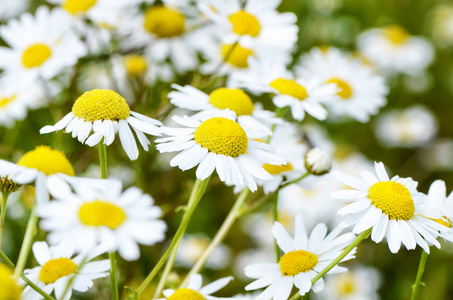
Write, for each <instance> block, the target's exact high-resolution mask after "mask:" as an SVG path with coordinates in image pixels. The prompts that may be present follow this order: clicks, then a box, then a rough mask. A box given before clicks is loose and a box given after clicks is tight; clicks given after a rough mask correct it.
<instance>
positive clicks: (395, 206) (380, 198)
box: [368, 181, 415, 221]
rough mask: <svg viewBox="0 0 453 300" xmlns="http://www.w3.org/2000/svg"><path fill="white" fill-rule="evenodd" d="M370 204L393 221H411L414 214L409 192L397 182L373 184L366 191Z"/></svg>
mask: <svg viewBox="0 0 453 300" xmlns="http://www.w3.org/2000/svg"><path fill="white" fill-rule="evenodd" d="M368 198H369V199H370V200H371V204H373V205H374V206H375V207H377V208H379V209H381V210H382V212H383V213H384V214H386V215H388V216H389V219H393V220H405V221H408V220H410V219H412V217H413V216H414V212H415V207H414V201H413V200H412V196H411V193H410V192H409V190H408V189H407V188H406V187H405V186H404V185H402V184H401V183H399V182H395V181H381V182H376V183H375V184H373V185H372V186H371V187H370V189H369V191H368Z"/></svg>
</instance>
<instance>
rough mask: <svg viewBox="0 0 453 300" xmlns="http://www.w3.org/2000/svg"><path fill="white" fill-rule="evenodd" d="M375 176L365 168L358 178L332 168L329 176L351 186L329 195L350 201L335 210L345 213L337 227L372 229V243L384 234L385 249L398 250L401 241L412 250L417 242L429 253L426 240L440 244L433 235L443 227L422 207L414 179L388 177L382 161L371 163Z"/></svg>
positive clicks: (421, 196)
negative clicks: (385, 239) (373, 164)
mask: <svg viewBox="0 0 453 300" xmlns="http://www.w3.org/2000/svg"><path fill="white" fill-rule="evenodd" d="M375 170H376V174H377V177H376V176H375V175H374V174H372V173H371V172H368V171H362V172H361V173H360V175H361V177H362V178H361V179H359V178H356V177H353V176H351V175H348V174H346V173H343V172H341V171H338V170H335V171H333V172H332V175H333V176H334V177H335V178H336V179H337V180H338V181H340V182H342V183H344V184H345V185H347V186H350V187H351V188H353V189H352V190H351V189H348V190H342V191H336V192H333V193H331V194H330V196H331V198H333V199H337V200H340V201H345V202H351V203H350V204H348V205H347V206H345V207H343V208H342V209H340V210H339V211H338V214H340V215H349V216H348V217H347V218H346V219H345V220H344V221H343V222H342V223H341V224H340V225H339V226H341V227H349V226H351V225H354V228H353V230H352V232H354V233H355V234H360V233H361V232H363V231H365V230H367V229H369V228H372V232H371V239H372V240H373V241H375V242H376V243H379V242H381V241H382V239H383V238H384V237H387V242H388V245H389V249H390V251H391V252H392V253H396V252H398V250H399V249H400V247H401V243H403V244H404V246H406V248H407V249H415V247H416V245H417V244H418V245H419V246H420V247H422V248H423V249H424V250H425V252H426V253H429V247H428V244H427V242H429V243H431V244H433V245H435V246H436V247H437V248H439V247H440V244H439V242H438V241H437V240H436V237H437V236H438V235H439V233H438V230H440V231H445V230H446V229H447V228H446V227H445V226H443V225H441V224H439V223H437V222H435V221H433V219H440V217H441V216H440V215H436V214H433V213H432V212H430V211H428V210H426V209H425V208H424V207H423V203H424V197H423V194H421V193H419V192H418V191H417V182H416V181H413V180H412V178H401V177H399V176H394V177H392V178H389V176H388V175H387V172H386V171H385V168H384V164H383V163H381V162H380V163H375Z"/></svg>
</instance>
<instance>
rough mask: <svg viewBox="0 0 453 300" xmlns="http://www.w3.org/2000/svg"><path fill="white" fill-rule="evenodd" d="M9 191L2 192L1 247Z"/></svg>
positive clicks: (0, 216) (0, 214) (0, 244)
mask: <svg viewBox="0 0 453 300" xmlns="http://www.w3.org/2000/svg"><path fill="white" fill-rule="evenodd" d="M8 197H9V193H8V192H2V209H1V211H0V249H1V248H2V235H3V227H4V226H5V216H6V203H7V201H8Z"/></svg>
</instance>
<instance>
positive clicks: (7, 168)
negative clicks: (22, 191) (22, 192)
mask: <svg viewBox="0 0 453 300" xmlns="http://www.w3.org/2000/svg"><path fill="white" fill-rule="evenodd" d="M37 173H38V170H36V169H29V168H26V167H23V166H20V165H16V164H13V163H10V162H7V161H4V160H0V191H1V192H6V193H12V192H15V191H17V190H18V189H19V188H20V187H21V186H22V185H24V184H27V183H31V182H33V181H34V180H35V179H36V176H37Z"/></svg>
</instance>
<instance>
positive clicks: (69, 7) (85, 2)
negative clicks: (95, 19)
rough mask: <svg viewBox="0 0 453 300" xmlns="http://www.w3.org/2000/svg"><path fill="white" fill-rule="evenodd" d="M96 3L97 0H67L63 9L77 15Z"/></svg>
mask: <svg viewBox="0 0 453 300" xmlns="http://www.w3.org/2000/svg"><path fill="white" fill-rule="evenodd" d="M95 4H96V0H66V1H65V3H64V4H63V9H64V10H66V11H67V12H69V13H70V14H71V15H77V14H80V13H84V12H87V11H88V10H89V9H90V8H91V7H92V6H93V5H95Z"/></svg>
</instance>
